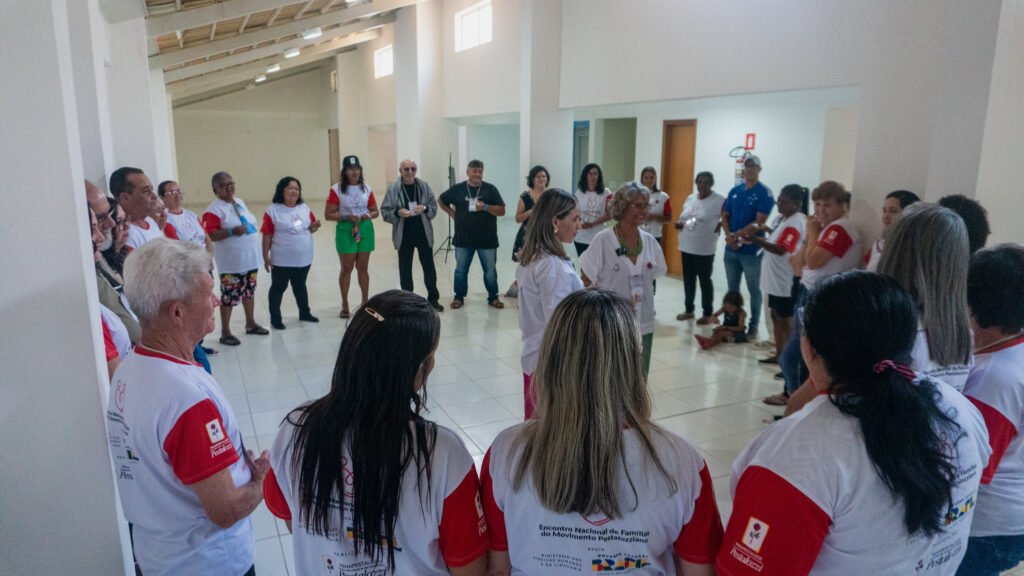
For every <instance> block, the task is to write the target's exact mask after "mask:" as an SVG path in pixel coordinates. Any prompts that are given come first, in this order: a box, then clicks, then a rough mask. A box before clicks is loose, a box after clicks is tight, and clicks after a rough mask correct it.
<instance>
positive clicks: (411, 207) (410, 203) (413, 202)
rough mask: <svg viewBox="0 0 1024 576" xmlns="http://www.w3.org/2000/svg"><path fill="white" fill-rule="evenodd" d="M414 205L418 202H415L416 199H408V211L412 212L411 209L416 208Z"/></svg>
mask: <svg viewBox="0 0 1024 576" xmlns="http://www.w3.org/2000/svg"><path fill="white" fill-rule="evenodd" d="M416 206H418V204H416V201H415V200H409V211H410V212H412V211H413V210H415V209H416Z"/></svg>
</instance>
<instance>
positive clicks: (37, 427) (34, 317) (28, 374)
mask: <svg viewBox="0 0 1024 576" xmlns="http://www.w3.org/2000/svg"><path fill="white" fill-rule="evenodd" d="M18 4H19V5H18V18H17V19H13V18H6V19H4V20H3V21H2V23H0V54H4V56H5V58H4V62H5V68H4V74H3V77H2V78H0V101H2V102H3V103H4V114H3V115H0V174H3V175H4V178H5V179H7V180H8V181H9V182H11V183H13V184H12V185H13V186H15V187H16V188H12V189H11V190H9V191H8V192H7V193H5V194H3V195H0V211H2V213H4V214H8V215H11V216H12V217H11V218H8V219H7V222H6V223H5V225H4V226H2V227H0V242H2V244H3V246H4V250H3V251H2V252H0V267H2V269H4V270H7V271H10V272H11V273H10V274H7V275H5V276H4V279H3V280H2V281H0V282H2V287H0V291H2V293H3V295H4V298H3V300H2V301H0V323H2V325H3V333H4V338H3V345H2V346H0V366H3V370H4V374H3V378H0V397H2V398H3V401H2V402H0V470H3V473H2V478H3V479H2V481H0V510H2V511H3V513H2V521H0V522H2V525H0V531H2V532H3V534H4V536H3V538H0V558H2V559H3V560H2V563H3V571H4V573H5V574H62V573H67V572H68V571H69V570H70V571H73V572H75V573H76V574H127V573H128V570H129V561H130V551H129V549H128V545H127V534H126V533H124V532H122V531H121V530H120V528H119V523H118V519H117V514H116V504H115V502H116V492H115V486H114V476H113V468H112V465H111V459H110V455H109V451H108V449H107V440H106V428H105V420H106V419H105V414H104V413H103V410H102V409H101V404H100V398H101V396H102V395H103V394H104V390H105V388H106V386H107V376H106V362H105V361H104V356H103V354H102V353H103V346H102V342H103V339H102V333H101V328H100V326H101V324H100V316H99V304H98V300H97V295H96V275H95V271H94V269H93V264H92V254H91V252H92V250H91V248H90V247H89V246H90V242H89V238H90V234H89V227H88V224H87V222H88V220H87V219H86V216H87V212H86V202H85V190H84V185H83V182H82V180H83V178H84V174H83V169H82V150H81V145H80V139H79V127H78V119H77V111H76V107H77V105H76V86H75V82H74V79H73V78H72V72H71V71H72V64H73V61H72V53H71V38H70V34H69V29H68V13H67V4H66V0H38V1H34V2H20V3H18ZM75 25H76V26H80V25H83V23H81V22H75Z"/></svg>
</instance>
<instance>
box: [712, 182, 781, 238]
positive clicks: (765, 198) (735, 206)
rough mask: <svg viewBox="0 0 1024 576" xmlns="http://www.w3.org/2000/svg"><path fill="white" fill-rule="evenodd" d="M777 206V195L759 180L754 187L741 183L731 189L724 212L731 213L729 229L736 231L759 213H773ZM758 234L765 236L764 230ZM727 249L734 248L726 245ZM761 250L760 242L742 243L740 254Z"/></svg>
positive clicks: (753, 219) (755, 218) (723, 207)
mask: <svg viewBox="0 0 1024 576" xmlns="http://www.w3.org/2000/svg"><path fill="white" fill-rule="evenodd" d="M774 206H775V196H773V195H772V191H771V189H770V188H768V187H767V186H765V185H764V184H762V183H760V182H758V183H757V184H754V187H753V188H747V187H746V184H739V185H737V186H736V187H734V188H733V189H732V190H729V196H727V197H726V199H725V205H723V206H722V212H723V213H725V214H728V215H729V230H730V231H733V232H735V231H736V230H739V229H740V228H743V227H744V226H746V225H747V224H750V223H751V222H753V221H755V220H757V215H758V214H771V212H772V208H773V207H774ZM757 235H758V236H764V235H765V233H764V232H758V233H757ZM725 249H726V250H732V248H729V247H728V246H726V248H725ZM760 250H761V247H760V246H759V245H758V244H755V243H750V244H741V245H740V247H739V249H738V250H733V251H734V252H737V253H739V254H757V253H758V252H759V251H760Z"/></svg>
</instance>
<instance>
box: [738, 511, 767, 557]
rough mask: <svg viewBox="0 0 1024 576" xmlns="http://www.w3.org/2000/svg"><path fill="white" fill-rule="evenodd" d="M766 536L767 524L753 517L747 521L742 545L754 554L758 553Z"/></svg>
mask: <svg viewBox="0 0 1024 576" xmlns="http://www.w3.org/2000/svg"><path fill="white" fill-rule="evenodd" d="M767 536H768V524H767V523H766V522H764V521H762V520H758V519H757V518H754V517H753V516H751V517H750V520H747V528H746V530H744V531H743V545H744V546H746V547H747V548H750V549H751V550H753V551H754V552H760V551H761V546H763V545H764V539H765V537H767Z"/></svg>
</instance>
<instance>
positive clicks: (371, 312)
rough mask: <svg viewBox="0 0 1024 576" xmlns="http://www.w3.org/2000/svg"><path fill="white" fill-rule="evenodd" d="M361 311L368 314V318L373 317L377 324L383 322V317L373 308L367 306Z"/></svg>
mask: <svg viewBox="0 0 1024 576" xmlns="http://www.w3.org/2000/svg"><path fill="white" fill-rule="evenodd" d="M363 310H365V311H366V313H367V314H369V315H370V316H373V317H374V318H376V319H377V322H383V321H384V317H383V316H381V315H380V312H377V311H376V310H374V309H373V308H370V307H368V306H367V307H366V308H363Z"/></svg>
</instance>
